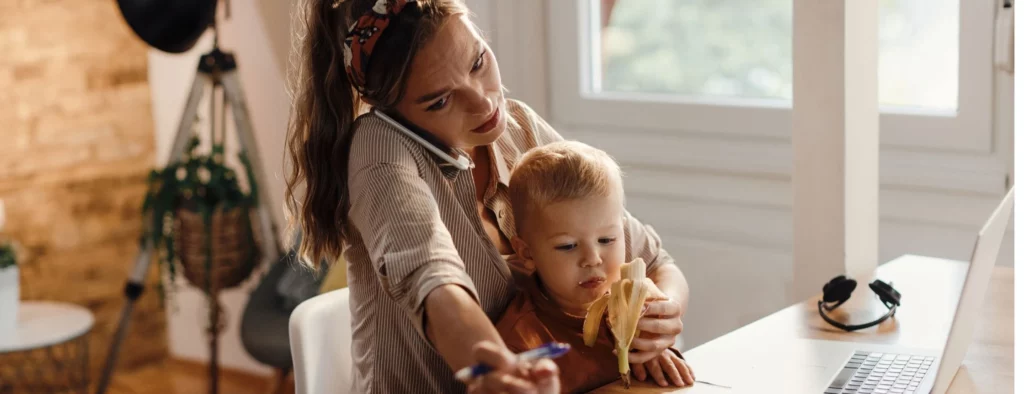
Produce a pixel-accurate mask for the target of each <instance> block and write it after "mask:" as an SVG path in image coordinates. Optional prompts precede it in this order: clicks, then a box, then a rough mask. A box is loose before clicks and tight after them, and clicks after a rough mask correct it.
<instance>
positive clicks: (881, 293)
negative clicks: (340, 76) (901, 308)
mask: <svg viewBox="0 0 1024 394" xmlns="http://www.w3.org/2000/svg"><path fill="white" fill-rule="evenodd" d="M868 287H870V288H871V290H872V291H874V292H875V294H877V295H878V298H879V299H881V300H882V301H883V302H885V303H888V304H893V305H899V304H900V299H901V298H903V296H902V295H901V294H900V292H899V291H896V289H894V288H893V287H892V286H890V285H889V284H888V283H885V282H882V281H881V280H878V279H875V281H874V282H871V284H869V285H868Z"/></svg>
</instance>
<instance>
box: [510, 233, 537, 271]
mask: <svg viewBox="0 0 1024 394" xmlns="http://www.w3.org/2000/svg"><path fill="white" fill-rule="evenodd" d="M512 249H515V250H516V254H517V255H519V259H518V260H519V261H520V263H521V264H522V265H523V268H526V269H527V270H530V271H533V270H534V269H536V266H535V265H534V264H533V253H531V251H530V246H529V245H527V244H526V241H523V239H522V238H519V236H518V235H517V236H514V237H512Z"/></svg>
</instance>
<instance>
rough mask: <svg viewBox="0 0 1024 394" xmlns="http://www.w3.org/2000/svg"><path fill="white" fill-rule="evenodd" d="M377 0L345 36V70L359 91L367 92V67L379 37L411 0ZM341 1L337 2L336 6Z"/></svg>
mask: <svg viewBox="0 0 1024 394" xmlns="http://www.w3.org/2000/svg"><path fill="white" fill-rule="evenodd" d="M388 1H389V0H377V3H376V4H374V6H373V9H371V10H370V11H367V12H366V13H365V14H363V16H361V17H359V19H358V20H356V22H355V23H353V24H352V26H351V27H349V29H348V35H347V36H346V37H345V44H344V53H345V72H347V73H348V78H349V80H350V81H352V86H355V88H356V90H357V91H358V92H359V93H365V86H366V67H367V66H368V65H369V63H370V54H372V53H373V47H374V46H375V45H376V44H377V39H379V38H380V36H381V34H383V33H384V29H386V28H387V27H388V25H389V24H390V23H391V18H392V17H394V16H395V15H397V14H398V13H399V12H401V11H402V8H404V7H405V5H406V4H408V3H409V0H391V6H390V7H389V6H388ZM340 3H341V2H340V1H339V2H336V3H335V5H334V6H335V7H337V5H338V4H340Z"/></svg>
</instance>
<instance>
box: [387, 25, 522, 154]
mask: <svg viewBox="0 0 1024 394" xmlns="http://www.w3.org/2000/svg"><path fill="white" fill-rule="evenodd" d="M396 109H397V111H398V113H399V114H401V115H402V117H404V118H405V119H406V120H408V121H410V122H412V123H413V124H415V125H417V126H419V127H421V128H423V129H426V130H427V131H428V132H430V133H431V134H433V135H434V136H436V137H437V138H439V139H440V140H441V141H443V142H444V143H445V144H447V145H448V146H451V147H454V148H461V149H469V148H473V147H476V146H481V145H486V144H490V143H491V142H494V140H496V139H497V138H498V137H499V136H500V135H501V133H502V132H504V131H505V124H506V120H507V117H508V114H506V113H505V95H504V93H503V91H502V87H501V75H500V74H499V72H498V63H497V62H495V60H494V54H493V53H492V52H491V48H490V47H489V46H488V45H487V42H485V41H484V40H483V38H482V37H480V35H479V34H478V33H477V30H476V28H475V27H474V26H473V25H472V22H470V21H469V18H468V17H466V16H455V17H452V18H451V19H450V20H449V21H447V22H446V23H445V24H444V25H443V26H442V27H441V28H440V30H439V31H438V32H437V33H436V34H435V35H434V37H433V38H432V39H431V40H430V41H428V42H427V43H426V45H425V46H424V47H423V48H421V49H420V50H419V52H417V54H416V57H415V58H413V61H412V67H411V68H410V70H409V79H408V80H407V86H406V91H405V96H404V97H402V100H401V101H400V102H399V103H398V105H397V106H396Z"/></svg>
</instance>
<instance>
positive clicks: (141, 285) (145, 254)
mask: <svg viewBox="0 0 1024 394" xmlns="http://www.w3.org/2000/svg"><path fill="white" fill-rule="evenodd" d="M152 248H153V246H152V243H151V241H147V242H146V243H145V244H144V245H143V246H142V250H140V251H139V256H138V259H137V260H135V271H134V272H132V276H131V277H130V278H129V279H128V283H126V284H125V286H124V295H125V299H126V300H127V302H125V304H124V308H122V309H121V318H120V319H121V320H120V321H119V322H118V324H117V332H116V333H115V334H114V339H113V341H111V342H110V350H109V353H107V361H106V364H104V365H103V374H102V375H100V380H99V384H98V385H97V386H96V393H97V394H103V393H105V392H106V391H107V386H109V385H110V378H111V376H112V375H113V373H114V368H115V367H116V366H117V356H118V354H119V353H120V349H121V343H122V342H123V341H124V336H125V335H126V334H127V333H128V323H129V322H130V321H131V317H132V310H134V309H135V301H136V300H138V298H139V296H140V295H141V294H142V292H143V290H145V280H146V272H147V271H149V263H150V255H151V251H152Z"/></svg>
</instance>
